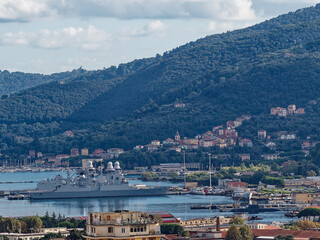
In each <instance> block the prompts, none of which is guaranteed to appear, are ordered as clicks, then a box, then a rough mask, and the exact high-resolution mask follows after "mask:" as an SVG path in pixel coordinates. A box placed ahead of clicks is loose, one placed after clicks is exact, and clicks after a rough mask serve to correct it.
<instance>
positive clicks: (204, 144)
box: [199, 139, 215, 147]
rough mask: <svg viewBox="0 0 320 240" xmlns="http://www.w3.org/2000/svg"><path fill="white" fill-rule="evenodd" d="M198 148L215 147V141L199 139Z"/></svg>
mask: <svg viewBox="0 0 320 240" xmlns="http://www.w3.org/2000/svg"><path fill="white" fill-rule="evenodd" d="M199 146H200V147H213V146H215V140H212V139H201V140H199Z"/></svg>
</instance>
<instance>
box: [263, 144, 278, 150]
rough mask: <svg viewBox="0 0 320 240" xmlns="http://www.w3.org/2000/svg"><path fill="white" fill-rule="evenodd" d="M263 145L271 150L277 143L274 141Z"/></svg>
mask: <svg viewBox="0 0 320 240" xmlns="http://www.w3.org/2000/svg"><path fill="white" fill-rule="evenodd" d="M265 146H266V147H267V148H269V149H271V150H275V149H276V148H277V144H276V143H274V142H268V143H267V144H265Z"/></svg>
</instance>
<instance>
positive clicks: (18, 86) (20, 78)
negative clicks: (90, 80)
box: [0, 69, 86, 98]
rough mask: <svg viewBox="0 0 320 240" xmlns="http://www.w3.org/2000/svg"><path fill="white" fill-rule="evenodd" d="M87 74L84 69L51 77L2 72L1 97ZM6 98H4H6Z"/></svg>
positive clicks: (0, 81) (0, 79) (0, 77)
mask: <svg viewBox="0 0 320 240" xmlns="http://www.w3.org/2000/svg"><path fill="white" fill-rule="evenodd" d="M84 73H86V71H85V70H83V69H77V70H73V71H71V72H62V73H54V74H51V75H43V74H32V73H23V72H9V71H6V70H5V71H0V96H3V95H8V94H12V93H16V92H19V91H22V90H25V89H28V88H31V87H34V86H37V85H41V84H45V83H48V82H52V81H61V80H65V79H72V78H75V77H78V76H80V75H82V74H84ZM5 97H6V96H4V97H3V98H5Z"/></svg>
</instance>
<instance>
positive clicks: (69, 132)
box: [63, 131, 74, 137]
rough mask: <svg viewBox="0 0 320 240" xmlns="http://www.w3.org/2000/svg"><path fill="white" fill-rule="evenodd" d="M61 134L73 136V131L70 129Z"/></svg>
mask: <svg viewBox="0 0 320 240" xmlns="http://www.w3.org/2000/svg"><path fill="white" fill-rule="evenodd" d="M63 135H64V136H66V137H74V133H73V132H72V131H65V132H64V133H63Z"/></svg>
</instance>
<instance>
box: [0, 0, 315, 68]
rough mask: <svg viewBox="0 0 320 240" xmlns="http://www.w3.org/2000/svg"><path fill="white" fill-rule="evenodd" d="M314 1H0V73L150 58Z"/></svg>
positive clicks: (88, 66) (309, 4)
mask: <svg viewBox="0 0 320 240" xmlns="http://www.w3.org/2000/svg"><path fill="white" fill-rule="evenodd" d="M317 3H320V0H0V70H9V71H22V72H31V73H44V74H50V73H55V72H62V71H71V70H72V69H77V68H79V67H82V68H84V69H87V70H96V69H102V68H108V67H110V66H112V65H114V66H117V65H118V64H120V63H126V62H129V61H132V60H134V59H140V58H146V57H153V56H155V55H156V54H162V53H163V52H165V51H169V50H171V49H173V48H176V47H178V46H181V45H183V44H185V43H188V42H190V41H195V40H197V39H199V38H203V37H205V36H207V35H211V34H216V33H222V32H226V31H230V30H234V29H239V28H244V27H247V26H250V25H253V24H256V23H259V22H262V21H264V20H266V19H270V18H272V17H276V16H278V15H280V14H284V13H287V12H290V11H295V10H297V9H299V8H303V7H309V6H313V5H315V4H317Z"/></svg>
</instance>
